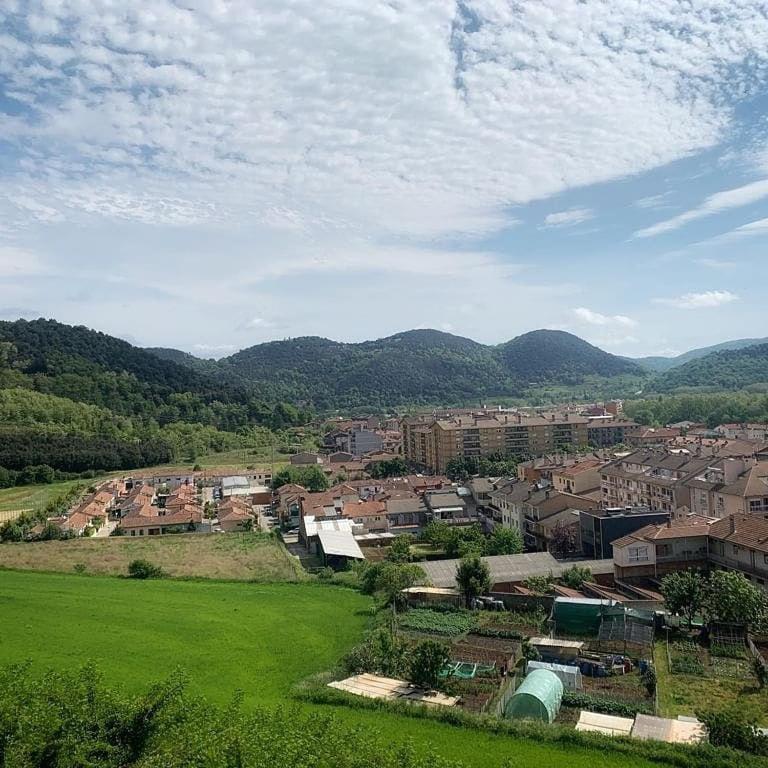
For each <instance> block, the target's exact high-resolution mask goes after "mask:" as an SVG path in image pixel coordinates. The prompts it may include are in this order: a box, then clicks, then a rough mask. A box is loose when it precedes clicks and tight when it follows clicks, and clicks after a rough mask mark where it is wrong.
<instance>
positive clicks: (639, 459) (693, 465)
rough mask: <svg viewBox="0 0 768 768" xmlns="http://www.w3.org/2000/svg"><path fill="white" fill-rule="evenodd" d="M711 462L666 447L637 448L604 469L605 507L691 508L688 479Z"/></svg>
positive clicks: (602, 481)
mask: <svg viewBox="0 0 768 768" xmlns="http://www.w3.org/2000/svg"><path fill="white" fill-rule="evenodd" d="M709 463H710V461H709V460H708V459H706V458H704V459H701V458H691V457H690V456H687V455H685V454H672V453H669V452H667V451H665V450H663V449H641V450H639V451H635V452H633V453H631V454H629V455H627V456H623V457H621V458H619V459H616V460H615V461H613V462H611V463H609V464H607V465H606V466H604V467H603V468H602V471H601V483H602V498H603V506H605V507H611V508H617V507H625V508H626V507H648V508H649V509H650V510H652V511H662V512H674V511H675V510H678V509H681V508H683V507H685V508H686V509H690V503H691V499H690V488H689V486H688V485H687V481H689V480H691V479H692V478H693V477H695V476H696V475H697V474H699V473H701V472H702V471H703V470H704V469H705V468H706V467H707V466H708V465H709Z"/></svg>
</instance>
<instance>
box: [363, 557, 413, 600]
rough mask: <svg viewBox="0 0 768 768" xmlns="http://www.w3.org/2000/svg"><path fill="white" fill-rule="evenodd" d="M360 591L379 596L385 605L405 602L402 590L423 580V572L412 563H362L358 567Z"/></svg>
mask: <svg viewBox="0 0 768 768" xmlns="http://www.w3.org/2000/svg"><path fill="white" fill-rule="evenodd" d="M358 574H359V578H360V589H361V590H362V591H363V592H365V593H366V594H369V595H374V594H376V595H380V596H381V597H382V598H383V599H384V602H385V604H386V605H392V606H395V607H397V606H400V605H402V604H403V603H404V602H405V598H404V596H403V590H404V589H408V588H409V587H412V586H413V585H414V584H415V583H416V582H417V581H418V580H419V579H423V578H424V571H422V570H421V568H419V566H418V565H414V564H413V563H390V562H382V563H370V564H369V563H364V564H362V565H361V566H359V567H358Z"/></svg>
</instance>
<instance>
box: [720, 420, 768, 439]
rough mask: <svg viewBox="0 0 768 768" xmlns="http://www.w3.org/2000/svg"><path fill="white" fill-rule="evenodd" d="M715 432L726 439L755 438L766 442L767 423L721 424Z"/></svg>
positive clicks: (767, 437) (767, 436)
mask: <svg viewBox="0 0 768 768" xmlns="http://www.w3.org/2000/svg"><path fill="white" fill-rule="evenodd" d="M714 431H715V432H717V433H718V434H719V435H722V436H723V437H725V438H728V440H756V441H758V442H763V443H768V424H721V425H720V426H719V427H715V429H714Z"/></svg>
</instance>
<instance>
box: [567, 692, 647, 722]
mask: <svg viewBox="0 0 768 768" xmlns="http://www.w3.org/2000/svg"><path fill="white" fill-rule="evenodd" d="M563 706H564V707H574V708H576V709H588V710H589V711H590V712H600V713H601V714H603V715H616V716H617V717H634V716H635V715H636V714H638V713H640V714H643V715H652V714H653V707H652V706H651V705H650V704H628V703H627V702H626V701H618V700H617V699H610V698H607V697H603V696H594V695H593V694H591V693H582V692H581V691H566V692H565V693H564V694H563Z"/></svg>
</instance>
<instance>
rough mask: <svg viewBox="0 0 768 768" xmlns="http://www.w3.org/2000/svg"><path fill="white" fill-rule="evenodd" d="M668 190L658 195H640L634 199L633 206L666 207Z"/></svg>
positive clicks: (668, 195)
mask: <svg viewBox="0 0 768 768" xmlns="http://www.w3.org/2000/svg"><path fill="white" fill-rule="evenodd" d="M670 194H671V193H670V192H662V193H661V194H658V195H649V196H648V197H641V198H640V199H639V200H635V203H634V204H635V206H637V207H638V208H656V209H658V208H667V207H668V205H669V203H668V201H669V197H670Z"/></svg>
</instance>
